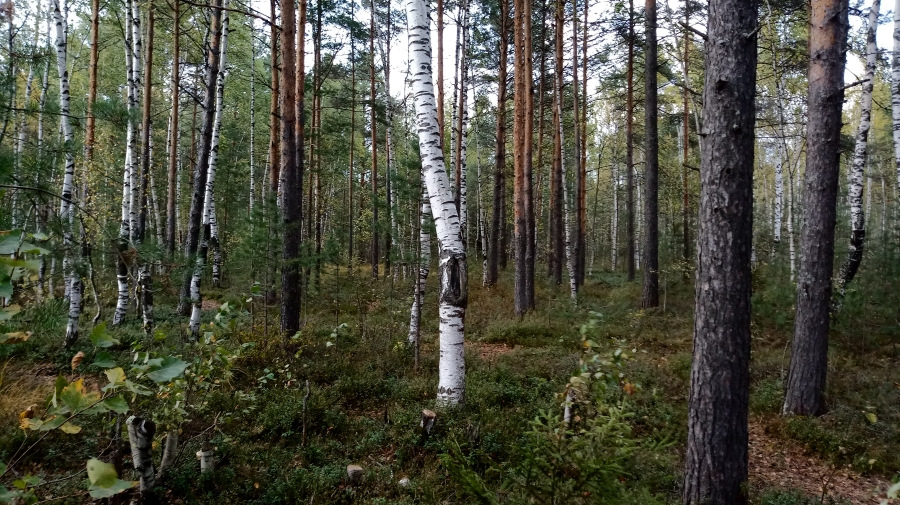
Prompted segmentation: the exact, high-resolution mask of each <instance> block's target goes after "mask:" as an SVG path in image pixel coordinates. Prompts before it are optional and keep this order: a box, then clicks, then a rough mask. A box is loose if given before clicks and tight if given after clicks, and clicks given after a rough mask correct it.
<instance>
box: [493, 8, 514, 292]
mask: <svg viewBox="0 0 900 505" xmlns="http://www.w3.org/2000/svg"><path fill="white" fill-rule="evenodd" d="M499 3H500V12H499V15H498V20H497V25H498V26H497V28H498V32H499V33H500V64H499V68H498V69H497V133H496V147H495V149H494V198H493V213H492V214H491V246H490V251H489V253H488V285H491V286H492V285H494V284H496V283H497V274H498V268H499V266H500V261H501V256H503V255H505V254H506V252H505V250H506V243H505V241H504V240H503V236H504V235H505V234H504V231H503V230H504V228H505V226H506V220H505V219H504V209H505V206H506V202H505V196H506V86H507V75H506V69H507V66H508V54H509V0H500V2H499Z"/></svg>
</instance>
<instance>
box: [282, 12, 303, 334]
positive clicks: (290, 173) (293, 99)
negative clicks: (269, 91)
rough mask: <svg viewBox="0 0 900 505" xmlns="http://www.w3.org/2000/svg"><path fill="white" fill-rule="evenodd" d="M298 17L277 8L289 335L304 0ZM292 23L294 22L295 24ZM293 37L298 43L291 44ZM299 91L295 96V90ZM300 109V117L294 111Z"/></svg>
mask: <svg viewBox="0 0 900 505" xmlns="http://www.w3.org/2000/svg"><path fill="white" fill-rule="evenodd" d="M296 12H299V18H300V21H299V22H297V20H296V19H295V16H296V14H295V9H294V5H293V3H290V4H287V3H282V9H281V18H282V21H281V172H282V173H283V174H284V184H285V187H284V188H283V192H284V204H283V209H282V227H283V229H284V250H283V251H282V258H283V260H284V264H283V266H282V271H281V272H282V273H281V334H282V335H283V336H284V337H285V338H288V337H291V336H293V335H294V334H295V333H297V331H299V330H300V262H299V260H300V246H301V243H300V241H301V236H300V234H301V231H302V223H303V216H302V209H303V187H302V184H303V183H302V178H303V174H302V172H301V168H300V164H301V163H303V162H302V159H303V147H302V144H303V139H302V137H300V136H299V135H298V132H297V125H298V123H300V124H302V121H303V118H302V111H303V95H302V89H303V86H301V85H298V83H297V79H298V77H300V78H301V79H300V82H303V79H302V77H303V75H304V73H303V69H304V67H303V54H304V32H305V27H306V0H300V1H299V2H298V5H297V11H296ZM295 23H296V26H295ZM295 41H296V42H299V44H298V45H297V46H296V47H295V45H294V44H295ZM298 91H301V94H300V95H299V96H298V95H297V92H298ZM298 112H300V114H301V116H300V118H298V117H297V113H298Z"/></svg>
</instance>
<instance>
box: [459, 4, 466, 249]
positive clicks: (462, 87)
mask: <svg viewBox="0 0 900 505" xmlns="http://www.w3.org/2000/svg"><path fill="white" fill-rule="evenodd" d="M463 19H464V21H463V42H462V55H461V58H462V59H461V69H460V76H461V77H460V83H459V107H460V109H461V110H460V111H459V114H461V115H462V128H461V129H460V131H459V132H458V133H457V134H458V135H459V146H460V147H459V227H460V231H461V232H462V236H463V239H462V240H463V246H464V247H465V245H466V236H467V228H466V225H467V224H468V220H469V210H468V204H467V203H466V192H467V190H466V140H467V139H468V136H469V135H468V123H469V107H468V98H467V95H468V93H467V91H468V90H467V87H468V79H467V75H468V72H467V70H468V63H469V60H468V58H467V57H466V46H467V44H468V41H469V26H468V23H469V11H468V2H466V12H465V15H464V18H463Z"/></svg>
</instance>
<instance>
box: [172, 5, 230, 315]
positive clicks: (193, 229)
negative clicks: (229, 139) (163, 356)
mask: <svg viewBox="0 0 900 505" xmlns="http://www.w3.org/2000/svg"><path fill="white" fill-rule="evenodd" d="M211 10H212V12H211V16H210V42H209V51H208V54H207V59H208V65H207V69H206V76H205V85H206V86H205V87H206V94H205V95H204V98H203V110H204V112H203V129H202V133H201V136H200V137H201V138H200V143H201V145H200V149H199V151H198V154H199V155H198V156H197V159H196V162H195V165H194V183H193V187H192V188H191V208H190V214H189V215H188V221H189V222H188V231H187V237H186V240H185V241H184V256H185V259H187V260H188V262H191V261H192V260H196V258H195V257H194V256H195V255H196V254H197V249H198V246H199V242H200V231H201V229H200V228H201V226H202V225H203V209H204V208H205V204H204V200H205V198H204V197H205V196H206V174H207V165H209V158H210V152H211V149H210V146H211V144H212V132H213V122H214V118H215V109H216V105H215V104H216V83H217V81H218V76H219V46H220V45H221V38H222V29H221V26H220V23H219V19H220V16H221V12H222V0H214V4H213V6H212V9H211ZM194 262H195V261H194ZM193 277H194V276H193V272H192V270H191V269H190V268H188V269H186V272H185V278H184V282H183V284H182V285H181V293H180V301H179V306H178V312H179V313H180V314H182V315H188V314H189V313H190V309H189V307H190V305H191V304H192V302H193V293H192V283H193ZM189 302H190V303H189Z"/></svg>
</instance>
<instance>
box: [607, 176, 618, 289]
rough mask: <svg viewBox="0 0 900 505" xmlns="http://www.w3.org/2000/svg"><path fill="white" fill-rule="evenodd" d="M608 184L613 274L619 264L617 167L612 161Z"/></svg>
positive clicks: (610, 249)
mask: <svg viewBox="0 0 900 505" xmlns="http://www.w3.org/2000/svg"><path fill="white" fill-rule="evenodd" d="M609 174H610V184H611V188H612V219H611V220H610V221H611V222H610V232H609V235H610V237H609V239H610V248H609V254H610V258H609V261H610V265H611V266H612V271H613V272H615V271H616V269H617V266H618V262H619V166H618V164H617V162H615V161H613V163H612V166H611V167H610V172H609Z"/></svg>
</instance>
